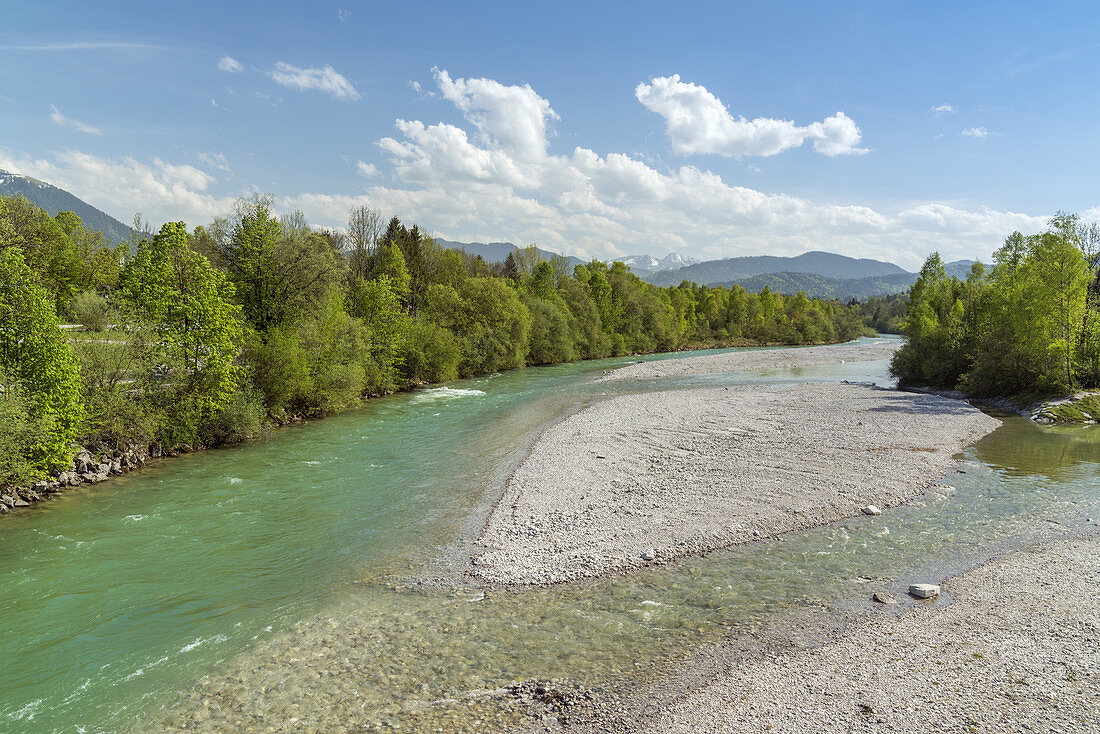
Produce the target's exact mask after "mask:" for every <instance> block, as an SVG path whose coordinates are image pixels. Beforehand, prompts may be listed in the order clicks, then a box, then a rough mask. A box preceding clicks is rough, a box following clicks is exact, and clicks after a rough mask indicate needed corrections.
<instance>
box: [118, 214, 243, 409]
mask: <svg viewBox="0 0 1100 734" xmlns="http://www.w3.org/2000/svg"><path fill="white" fill-rule="evenodd" d="M187 240H188V235H187V228H186V225H184V223H183V222H169V223H167V224H165V225H164V226H163V227H161V229H160V232H158V233H157V234H156V235H155V236H154V237H153V239H152V240H144V241H142V243H141V244H140V245H139V246H138V251H137V254H136V255H135V256H134V258H133V259H132V260H131V261H130V262H129V263H127V265H126V268H125V269H124V270H123V272H122V277H121V290H122V294H123V297H124V298H125V299H126V300H127V301H129V302H130V303H132V304H133V305H134V306H135V307H136V308H137V309H138V310H139V311H140V312H141V314H142V315H143V316H144V318H146V319H147V320H148V321H150V322H151V323H152V324H154V328H155V330H156V335H157V336H156V340H157V344H158V352H159V354H160V356H161V357H162V358H163V360H164V367H163V369H162V370H161V372H162V374H161V377H162V380H163V386H164V387H165V389H169V390H170V391H171V392H174V393H176V394H177V395H179V396H181V397H183V398H185V399H186V400H187V401H188V402H189V403H190V405H191V407H193V408H194V409H195V410H197V411H198V413H199V414H208V413H212V412H214V411H217V410H218V409H220V408H221V407H223V406H224V405H225V404H226V403H227V402H228V401H229V399H230V397H231V396H232V394H233V391H234V390H235V389H236V387H237V380H238V376H239V368H238V367H237V366H236V365H235V364H234V360H235V359H236V357H237V354H238V352H239V351H240V345H241V338H242V331H241V324H240V321H239V314H240V307H238V306H236V305H234V304H233V303H232V302H231V299H232V298H233V285H232V284H231V283H229V282H228V280H227V279H226V277H225V275H223V274H222V273H221V272H219V271H217V270H215V269H214V268H213V267H212V266H211V265H210V262H209V261H208V260H207V259H206V258H205V257H203V256H202V255H200V254H198V253H196V252H194V251H193V250H191V249H189V248H188V246H187Z"/></svg>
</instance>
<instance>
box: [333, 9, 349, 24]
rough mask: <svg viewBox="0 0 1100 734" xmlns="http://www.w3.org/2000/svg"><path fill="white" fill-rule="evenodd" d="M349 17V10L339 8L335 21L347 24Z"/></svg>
mask: <svg viewBox="0 0 1100 734" xmlns="http://www.w3.org/2000/svg"><path fill="white" fill-rule="evenodd" d="M350 17H351V11H350V10H344V9H343V8H340V9H338V10H337V11H336V19H337V20H338V21H340V22H341V23H347V22H348V18H350Z"/></svg>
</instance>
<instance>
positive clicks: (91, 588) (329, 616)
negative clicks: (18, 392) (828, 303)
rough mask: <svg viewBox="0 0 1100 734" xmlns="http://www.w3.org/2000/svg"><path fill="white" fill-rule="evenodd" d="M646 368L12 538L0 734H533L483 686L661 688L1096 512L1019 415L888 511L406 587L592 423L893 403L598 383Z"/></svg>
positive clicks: (372, 407) (411, 421)
mask: <svg viewBox="0 0 1100 734" xmlns="http://www.w3.org/2000/svg"><path fill="white" fill-rule="evenodd" d="M677 356H679V355H677ZM655 358H656V359H661V358H668V357H667V356H664V357H655ZM630 361H636V360H634V359H619V360H603V361H599V362H587V363H580V364H571V365H560V366H554V367H546V368H537V369H527V370H520V371H515V372H509V373H504V374H499V375H492V376H490V377H486V378H481V379H473V380H466V381H462V382H457V383H453V384H451V385H448V386H445V387H436V388H430V389H425V390H420V391H416V392H412V393H407V394H402V395H397V396H392V397H388V398H384V399H379V400H375V401H371V402H370V403H369V404H367V405H366V406H365V407H362V408H360V409H356V410H353V411H349V412H347V413H345V414H342V415H340V416H336V417H333V418H329V419H326V420H323V421H317V422H314V423H310V424H307V425H303V426H298V427H292V428H286V429H282V430H280V431H277V432H276V434H275V435H274V436H272V437H271V438H269V439H266V440H263V441H259V442H255V443H252V444H249V445H247V446H242V447H237V448H232V449H224V450H217V451H207V452H202V453H198V454H192V455H189V456H185V457H181V458H178V459H173V460H171V461H164V462H161V463H158V464H156V465H153V466H151V467H148V468H146V469H145V470H143V471H140V472H137V473H134V474H131V475H128V476H126V477H122V478H120V479H118V480H115V481H112V482H109V483H106V484H103V485H99V486H97V487H95V488H93V489H86V490H81V491H76V492H73V493H71V494H68V495H63V496H61V497H60V498H58V499H55V500H53V501H51V502H49V503H45V504H43V505H41V506H38V507H35V508H33V509H31V510H29V511H26V512H22V513H19V514H18V515H12V516H7V517H5V518H3V520H2V521H0V732H8V731H11V732H115V731H158V730H162V729H165V728H180V729H194V730H209V731H219V730H244V729H249V728H251V729H254V730H256V731H275V730H279V731H283V730H285V731H296V730H316V731H341V730H348V731H350V730H361V728H362V727H366V728H368V729H369V728H371V727H374V726H386V727H397V726H400V727H401V728H403V729H405V730H413V731H418V730H426V731H434V730H444V731H451V730H456V729H461V728H470V729H478V728H482V729H484V728H489V729H492V728H496V727H498V726H504V725H505V724H507V723H513V722H515V721H517V720H518V719H517V718H516V717H517V716H518V714H516V713H515V712H514V711H513V710H512V709H510V708H509V707H508V706H507V705H505V703H506V702H505V703H502V702H501V700H500V699H501V697H500V696H494V695H493V693H492V692H493V691H498V690H499V689H500V687H501V686H504V685H506V684H507V683H509V682H511V681H515V680H524V679H530V678H540V679H545V678H550V677H563V678H569V679H573V680H577V681H580V682H583V683H584V684H585V685H588V686H596V687H599V686H613V685H615V684H616V682H621V681H623V680H625V679H628V678H629V679H631V680H638V679H639V678H645V677H646V676H651V675H660V674H661V673H662V671H663V670H664V669H665V666H666V663H667V662H668V661H670V660H673V659H676V657H677V656H680V655H683V654H684V653H685V652H687V651H690V650H691V649H693V648H695V647H697V646H698V645H700V644H704V643H707V642H716V641H719V640H721V639H728V638H729V637H730V636H735V635H738V634H750V633H751V632H752V631H753V630H756V629H759V628H760V627H761V626H762V625H769V624H774V623H776V622H777V620H781V619H782V618H783V617H784V615H786V614H787V613H788V612H792V611H794V610H798V609H805V608H806V607H808V606H818V607H822V608H849V607H851V606H852V605H853V604H862V603H864V600H865V599H866V597H867V595H868V593H869V592H868V591H867V590H868V589H869V588H870V587H868V586H867V584H868V579H874V580H875V583H878V584H879V586H877V587H876V588H880V587H885V588H887V589H890V590H895V591H896V590H898V589H901V588H903V586H904V585H905V584H906V583H908V582H909V581H911V580H914V579H924V578H927V577H928V576H929V575H930V574H931V575H935V576H936V577H942V575H943V574H945V573H948V572H950V571H951V570H955V569H958V568H961V567H964V566H966V565H967V564H969V563H973V562H975V561H977V560H980V559H981V558H984V557H985V556H987V555H988V554H990V553H992V552H994V551H995V550H996V549H999V548H1005V547H1012V546H1015V545H1019V544H1021V543H1023V542H1026V541H1028V540H1033V539H1037V538H1041V537H1044V535H1045V534H1049V533H1050V531H1051V530H1053V529H1064V528H1066V527H1068V528H1071V529H1072V528H1075V527H1081V526H1084V525H1085V524H1086V522H1087V519H1088V518H1093V519H1095V518H1100V486H1098V481H1097V477H1098V476H1100V474H1098V469H1100V430H1098V429H1097V428H1095V427H1089V428H1044V427H1039V426H1035V425H1033V424H1031V423H1030V422H1028V421H1025V420H1023V419H1019V418H1016V417H1003V419H1004V421H1005V423H1004V425H1003V426H1002V427H1001V428H1000V429H998V430H997V431H996V432H994V433H993V434H991V435H990V436H988V437H986V438H985V439H983V440H982V441H980V442H979V443H978V444H976V445H975V446H973V447H971V448H969V449H967V450H966V451H964V452H963V454H962V455H961V457H960V458H961V459H962V461H963V464H962V467H963V469H964V472H954V473H952V474H950V475H949V476H947V477H944V478H942V479H940V481H939V484H937V486H936V487H934V488H933V489H932V490H930V491H929V492H927V493H926V494H925V495H924V496H923V497H921V498H918V500H916V501H914V502H912V503H910V504H908V505H906V506H904V507H900V508H896V509H893V510H890V511H888V512H886V513H885V514H883V515H882V516H880V517H868V518H855V519H851V520H847V521H844V522H840V523H835V524H833V525H829V526H826V527H823V528H818V529H816V530H812V531H809V532H804V533H799V534H792V535H789V536H787V537H786V538H784V539H783V540H782V541H771V542H763V543H755V544H751V545H749V546H742V547H739V548H735V549H731V550H728V551H724V552H721V553H715V554H711V555H709V556H708V557H705V558H693V559H688V560H685V561H682V562H680V563H676V564H672V565H670V566H665V567H655V568H652V569H647V570H645V571H643V572H640V573H636V574H632V575H630V576H627V577H623V578H610V579H603V580H598V581H592V582H587V583H584V584H580V585H577V586H569V587H553V588H549V589H537V590H527V591H516V592H513V591H490V592H489V593H487V594H485V593H482V592H480V591H478V590H476V589H464V588H462V587H459V588H447V587H440V586H437V585H431V584H424V585H418V584H414V583H409V582H408V579H410V578H414V577H416V576H417V574H419V573H423V572H425V569H426V568H432V566H431V562H432V561H433V560H434V559H437V558H439V557H441V556H442V555H445V551H446V549H448V548H450V547H452V545H453V543H454V542H455V540H456V538H458V537H460V536H463V535H468V534H469V533H470V532H471V530H472V529H476V527H477V519H478V518H479V517H480V516H481V513H483V512H484V510H485V507H486V505H487V503H488V502H490V501H491V500H492V499H493V497H494V495H495V494H498V493H499V490H500V485H501V482H502V480H503V479H504V477H505V476H506V475H507V473H508V472H509V471H510V470H511V468H512V467H514V465H515V464H516V462H517V461H519V460H520V459H521V458H522V456H523V454H524V452H525V451H526V449H527V448H528V446H529V445H530V443H531V441H533V439H534V437H535V436H536V435H537V433H538V432H539V430H540V429H541V428H543V427H544V426H546V425H547V424H548V423H549V422H550V421H553V420H555V419H557V418H560V417H562V416H564V415H566V414H568V413H569V412H571V411H572V410H575V409H576V408H577V407H579V406H581V405H584V404H586V403H588V402H591V401H593V400H596V399H599V398H600V397H603V396H606V395H609V394H614V393H616V392H622V391H634V390H642V389H653V388H655V387H660V388H688V387H692V386H698V385H713V384H723V385H730V386H735V385H736V386H754V385H762V384H792V383H798V382H806V381H838V380H842V379H847V380H852V381H875V382H878V383H879V384H887V383H888V382H889V379H888V377H887V375H886V363H885V362H867V363H854V364H843V365H832V366H826V367H817V368H803V369H795V370H774V371H766V372H756V373H742V374H726V375H709V376H695V377H685V378H676V379H674V380H665V381H649V382H621V383H594V382H593V378H594V377H596V376H598V375H600V374H601V373H602V372H603V371H605V370H607V369H609V368H612V367H615V366H619V365H622V364H625V363H628V362H630Z"/></svg>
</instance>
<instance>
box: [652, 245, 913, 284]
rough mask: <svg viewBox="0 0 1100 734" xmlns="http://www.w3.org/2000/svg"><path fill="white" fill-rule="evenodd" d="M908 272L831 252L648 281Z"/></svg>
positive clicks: (720, 264) (749, 260)
mask: <svg viewBox="0 0 1100 734" xmlns="http://www.w3.org/2000/svg"><path fill="white" fill-rule="evenodd" d="M904 272H906V271H905V270H903V269H902V268H900V267H898V266H897V265H895V264H893V263H888V262H883V261H881V260H869V259H866V258H861V259H857V258H854V257H847V256H845V255H836V254H834V253H831V252H804V253H802V254H801V255H798V256H797V257H779V256H776V255H757V256H754V257H730V258H726V259H724V260H707V261H706V262H701V263H695V264H694V265H688V266H687V267H683V268H678V269H676V270H669V271H666V272H662V273H654V274H653V275H650V276H647V277H646V280H648V281H649V282H651V283H654V284H656V285H660V286H668V285H679V283H680V282H681V281H683V280H687V281H692V282H695V283H698V284H699V285H717V284H719V283H726V282H730V281H735V280H740V279H742V278H749V277H752V276H754V275H763V274H765V273H812V274H814V275H820V276H824V277H826V278H837V279H847V278H869V277H871V276H876V275H877V276H882V275H898V274H900V273H904Z"/></svg>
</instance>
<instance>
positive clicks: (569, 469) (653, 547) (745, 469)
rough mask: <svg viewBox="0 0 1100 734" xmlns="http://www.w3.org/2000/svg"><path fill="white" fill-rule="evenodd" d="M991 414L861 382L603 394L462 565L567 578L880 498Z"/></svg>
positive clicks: (728, 541) (523, 481)
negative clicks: (469, 558)
mask: <svg viewBox="0 0 1100 734" xmlns="http://www.w3.org/2000/svg"><path fill="white" fill-rule="evenodd" d="M891 346H892V345H891ZM828 349H836V348H833V347H830V348H828ZM806 351H809V350H806ZM769 354H772V355H773V357H774V354H775V352H771V353H769ZM832 354H833V355H834V359H835V352H832ZM719 356H725V355H719ZM699 359H709V357H705V358H699ZM673 361H675V362H680V361H684V362H689V361H692V360H690V359H688V360H673ZM670 364H671V362H670ZM647 366H648V365H647ZM998 425H1000V422H999V421H997V420H996V419H994V418H991V417H989V416H987V415H985V414H984V413H982V412H981V411H979V410H977V409H975V408H973V407H971V406H970V405H967V404H966V403H962V402H958V401H954V400H948V399H946V398H940V397H936V396H931V395H918V394H913V393H902V392H897V391H894V390H888V389H884V388H875V387H868V386H863V385H848V384H813V385H800V386H796V387H791V388H783V389H767V390H730V389H725V388H718V389H699V390H682V391H669V392H656V393H644V394H636V395H623V396H619V397H614V398H611V399H609V400H605V401H603V402H601V403H597V404H596V405H593V406H591V407H589V408H586V409H585V410H582V411H580V412H578V413H575V414H574V415H572V416H570V417H569V418H566V419H565V420H563V421H561V422H560V423H558V424H556V425H554V426H553V427H551V428H550V429H548V430H547V431H546V432H545V433H544V434H543V435H542V437H541V438H540V439H539V441H538V442H537V443H536V444H535V446H534V448H533V449H532V451H531V454H530V455H529V456H528V457H527V459H526V460H525V461H524V462H523V463H522V464H521V465H520V466H519V467H518V468H517V469H516V471H515V473H514V474H513V475H512V477H511V478H510V479H509V481H508V482H507V484H506V486H505V490H504V494H503V496H502V497H501V500H500V501H499V503H498V504H497V505H496V507H495V508H494V509H493V511H492V512H491V513H490V515H489V518H488V521H487V523H486V527H485V530H484V531H483V532H482V534H481V537H480V538H479V540H478V546H479V547H480V548H482V549H484V550H483V551H482V552H480V553H478V554H476V555H475V556H474V557H473V559H472V564H473V565H472V567H471V573H472V574H473V575H474V576H476V577H478V578H480V579H481V580H483V581H486V582H489V583H503V584H547V583H556V582H562V581H570V580H574V579H579V578H585V577H593V576H598V575H602V574H609V573H619V572H624V571H628V570H630V569H633V568H637V567H640V566H644V565H647V564H649V563H662V562H665V561H668V560H671V559H675V558H678V557H683V556H687V555H693V554H697V553H702V552H706V551H711V550H716V549H719V548H723V547H726V546H730V545H733V544H737V543H743V542H749V541H752V540H754V539H758V538H761V537H768V536H773V535H776V534H779V533H783V532H787V531H791V530H798V529H804V528H809V527H814V526H817V525H822V524H825V523H828V522H832V521H835V520H838V519H840V518H844V517H850V516H853V515H858V514H859V513H860V512H861V510H862V508H864V507H866V506H868V505H876V506H877V507H879V508H887V507H891V506H894V505H898V504H901V503H903V502H906V501H907V500H909V499H911V498H912V497H914V496H915V495H917V494H918V493H920V492H921V490H922V489H924V488H925V487H927V486H929V485H930V484H931V483H932V482H934V481H935V480H936V479H937V478H938V477H940V476H942V475H943V474H945V473H946V472H947V471H948V469H949V468H950V467H951V466H952V464H953V461H954V460H953V458H952V457H953V456H954V455H955V454H956V453H957V452H958V451H959V450H960V449H961V448H962V447H964V446H966V445H968V444H970V443H972V442H974V441H976V440H977V439H978V438H980V437H981V436H984V435H985V434H987V433H989V432H991V431H992V430H994V429H995V428H996V427H997V426H998Z"/></svg>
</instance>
